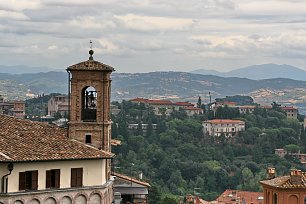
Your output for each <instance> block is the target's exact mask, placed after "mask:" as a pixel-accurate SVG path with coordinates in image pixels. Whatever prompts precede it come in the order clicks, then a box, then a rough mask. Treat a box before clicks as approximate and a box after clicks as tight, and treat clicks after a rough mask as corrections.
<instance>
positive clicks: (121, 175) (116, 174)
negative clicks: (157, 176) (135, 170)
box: [112, 172, 151, 187]
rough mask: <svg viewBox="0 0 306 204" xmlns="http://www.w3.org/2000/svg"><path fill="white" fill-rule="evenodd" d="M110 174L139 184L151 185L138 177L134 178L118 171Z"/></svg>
mask: <svg viewBox="0 0 306 204" xmlns="http://www.w3.org/2000/svg"><path fill="white" fill-rule="evenodd" d="M112 175H113V176H117V177H118V178H122V179H124V180H127V181H132V182H134V183H138V184H140V185H144V186H147V187H151V185H150V184H149V183H147V182H144V181H139V180H138V179H135V178H132V177H129V176H126V175H123V174H119V173H116V172H113V173H112Z"/></svg>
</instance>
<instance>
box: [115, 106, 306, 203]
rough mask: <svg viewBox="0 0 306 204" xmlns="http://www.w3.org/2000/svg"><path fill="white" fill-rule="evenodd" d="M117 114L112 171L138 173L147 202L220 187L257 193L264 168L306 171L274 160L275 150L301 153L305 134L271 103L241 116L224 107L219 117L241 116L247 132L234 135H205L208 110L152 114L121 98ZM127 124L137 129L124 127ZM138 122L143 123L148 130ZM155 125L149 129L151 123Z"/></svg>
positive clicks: (206, 193)
mask: <svg viewBox="0 0 306 204" xmlns="http://www.w3.org/2000/svg"><path fill="white" fill-rule="evenodd" d="M117 105H118V106H119V107H120V108H121V112H120V114H119V115H118V116H116V117H114V116H113V122H114V123H113V126H112V132H113V138H117V139H120V140H121V141H122V145H121V146H118V147H114V148H113V151H114V152H115V153H116V154H117V156H116V158H115V160H114V166H113V169H114V170H115V171H119V172H121V173H125V174H127V175H132V176H134V177H137V175H138V174H139V173H140V172H142V173H143V174H144V179H146V180H148V181H150V183H151V185H152V188H151V193H150V203H161V204H166V203H167V204H169V203H172V202H174V201H175V200H177V199H179V197H180V196H184V195H186V194H187V193H193V191H194V189H197V192H198V193H200V196H201V197H203V198H205V199H207V200H212V199H214V198H216V197H217V195H219V194H220V193H221V192H223V191H224V190H225V189H242V190H248V191H260V186H259V183H258V181H259V180H262V179H264V178H266V168H267V167H269V166H273V167H275V168H276V171H277V174H278V175H283V174H284V173H287V172H288V170H289V169H290V168H299V169H302V170H304V171H305V169H304V168H303V167H302V166H301V165H300V164H299V162H298V161H297V160H295V159H293V158H290V157H287V158H285V159H283V158H279V157H278V156H276V155H275V154H274V149H275V148H283V147H285V148H288V149H291V150H292V151H293V149H294V151H297V149H300V150H301V151H302V152H304V151H305V143H306V135H305V132H304V131H303V129H302V127H301V125H300V124H299V122H298V121H297V120H292V119H287V118H286V116H285V114H284V113H283V112H282V111H281V110H280V109H279V108H277V106H275V107H274V108H273V109H271V110H265V109H256V110H255V111H254V114H243V115H240V114H239V111H230V108H228V107H224V108H219V109H218V110H217V113H216V115H217V116H218V117H219V118H231V119H235V118H237V119H240V120H244V121H245V122H246V131H245V132H243V133H241V134H239V136H237V137H234V138H226V137H225V136H220V137H218V138H213V137H204V135H203V132H202V121H203V120H206V119H208V118H209V119H212V118H214V116H213V114H212V112H205V114H203V115H197V116H194V117H187V115H186V114H185V113H184V112H182V111H177V112H173V114H172V115H171V116H170V117H168V118H167V117H165V116H160V117H157V116H155V115H154V114H153V112H152V110H150V108H147V107H145V106H144V105H143V104H132V103H131V102H127V101H123V102H122V104H119V103H117ZM128 123H138V124H139V125H138V128H137V129H135V130H128V129H127V124H128ZM141 123H148V129H147V133H146V134H145V133H144V132H143V131H142V130H141V128H140V124H141ZM152 124H157V129H156V130H155V131H154V130H153V125H152Z"/></svg>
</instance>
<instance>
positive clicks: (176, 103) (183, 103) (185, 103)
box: [173, 102, 194, 106]
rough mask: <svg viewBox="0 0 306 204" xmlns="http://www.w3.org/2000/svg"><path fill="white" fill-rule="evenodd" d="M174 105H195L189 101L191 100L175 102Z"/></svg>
mask: <svg viewBox="0 0 306 204" xmlns="http://www.w3.org/2000/svg"><path fill="white" fill-rule="evenodd" d="M173 105H176V106H194V105H193V104H192V103H189V102H175V103H174V104H173Z"/></svg>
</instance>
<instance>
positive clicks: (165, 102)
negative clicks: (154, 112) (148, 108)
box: [147, 100, 173, 105]
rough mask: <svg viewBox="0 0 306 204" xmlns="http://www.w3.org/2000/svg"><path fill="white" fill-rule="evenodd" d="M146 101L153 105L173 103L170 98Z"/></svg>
mask: <svg viewBox="0 0 306 204" xmlns="http://www.w3.org/2000/svg"><path fill="white" fill-rule="evenodd" d="M147 103H148V104H154V105H173V103H172V101H170V100H148V101H147Z"/></svg>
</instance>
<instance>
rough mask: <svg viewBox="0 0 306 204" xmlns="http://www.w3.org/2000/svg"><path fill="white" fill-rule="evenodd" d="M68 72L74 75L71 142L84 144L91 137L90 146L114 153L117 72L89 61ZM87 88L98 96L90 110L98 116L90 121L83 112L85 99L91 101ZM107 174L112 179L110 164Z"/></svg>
mask: <svg viewBox="0 0 306 204" xmlns="http://www.w3.org/2000/svg"><path fill="white" fill-rule="evenodd" d="M67 71H68V72H69V73H70V74H71V79H70V88H71V92H70V104H71V106H70V122H69V124H68V136H69V138H72V139H76V140H78V141H80V142H84V143H85V140H86V135H90V136H89V137H91V143H90V144H89V145H92V146H95V147H97V148H99V149H102V150H104V151H106V152H111V118H110V92H111V79H110V75H111V72H112V71H114V68H112V67H110V66H108V65H105V64H103V63H101V62H98V61H94V60H92V59H90V60H87V61H84V62H81V63H78V64H75V65H72V66H70V67H68V68H67ZM88 87H92V88H93V89H94V92H95V94H96V104H95V107H94V110H91V113H92V112H94V113H95V115H94V116H92V115H91V116H90V119H91V120H85V119H84V112H83V111H84V103H86V99H87V98H84V97H88V95H86V94H87V93H86V91H85V92H84V90H86V89H87V88H88ZM84 95H86V96H84ZM88 100H89V99H88ZM106 171H107V172H106V173H107V175H108V177H110V161H107V170H106Z"/></svg>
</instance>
